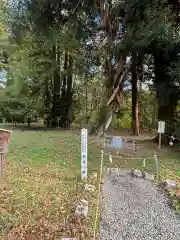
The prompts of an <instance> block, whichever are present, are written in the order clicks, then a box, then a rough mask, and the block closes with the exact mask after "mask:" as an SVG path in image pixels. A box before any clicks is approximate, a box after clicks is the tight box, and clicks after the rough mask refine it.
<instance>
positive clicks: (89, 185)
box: [84, 184, 95, 192]
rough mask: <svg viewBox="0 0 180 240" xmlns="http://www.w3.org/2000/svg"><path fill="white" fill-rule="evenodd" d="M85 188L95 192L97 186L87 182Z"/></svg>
mask: <svg viewBox="0 0 180 240" xmlns="http://www.w3.org/2000/svg"><path fill="white" fill-rule="evenodd" d="M84 188H85V190H86V191H88V192H94V191H95V186H94V185H91V184H85V186H84Z"/></svg>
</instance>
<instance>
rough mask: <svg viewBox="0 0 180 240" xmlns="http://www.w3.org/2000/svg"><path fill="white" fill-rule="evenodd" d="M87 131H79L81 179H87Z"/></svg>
mask: <svg viewBox="0 0 180 240" xmlns="http://www.w3.org/2000/svg"><path fill="white" fill-rule="evenodd" d="M87 135H88V133H87V129H85V128H83V129H81V179H87Z"/></svg>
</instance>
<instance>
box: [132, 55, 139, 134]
mask: <svg viewBox="0 0 180 240" xmlns="http://www.w3.org/2000/svg"><path fill="white" fill-rule="evenodd" d="M132 61H133V62H132V69H131V73H132V134H133V135H134V136H139V106H138V88H137V81H138V78H137V69H136V55H135V54H134V56H133V60H132Z"/></svg>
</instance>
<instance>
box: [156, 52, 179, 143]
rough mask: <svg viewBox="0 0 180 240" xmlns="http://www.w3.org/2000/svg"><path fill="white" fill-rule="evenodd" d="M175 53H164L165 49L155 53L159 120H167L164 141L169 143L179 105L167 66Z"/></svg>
mask: <svg viewBox="0 0 180 240" xmlns="http://www.w3.org/2000/svg"><path fill="white" fill-rule="evenodd" d="M171 57H173V54H172V53H171V55H170V54H167V53H166V55H165V54H164V52H163V51H161V52H159V53H155V54H154V72H155V81H154V84H155V88H156V97H157V100H158V120H159V121H165V122H166V127H165V133H166V134H167V135H163V138H162V142H163V143H165V144H167V143H168V135H171V134H172V133H173V132H174V127H175V125H174V123H175V121H174V120H175V112H176V105H177V96H176V91H174V89H173V88H172V86H171V84H170V82H171V80H170V79H169V75H168V74H167V68H168V67H169V66H170V61H171Z"/></svg>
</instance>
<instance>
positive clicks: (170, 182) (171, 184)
mask: <svg viewBox="0 0 180 240" xmlns="http://www.w3.org/2000/svg"><path fill="white" fill-rule="evenodd" d="M163 185H164V187H165V188H168V189H169V188H176V182H175V181H173V180H165V181H164V182H163Z"/></svg>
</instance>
